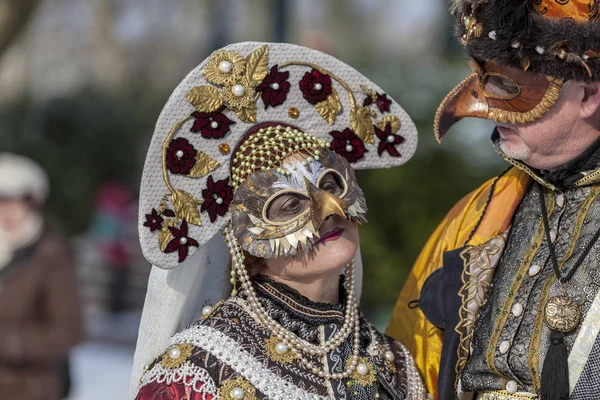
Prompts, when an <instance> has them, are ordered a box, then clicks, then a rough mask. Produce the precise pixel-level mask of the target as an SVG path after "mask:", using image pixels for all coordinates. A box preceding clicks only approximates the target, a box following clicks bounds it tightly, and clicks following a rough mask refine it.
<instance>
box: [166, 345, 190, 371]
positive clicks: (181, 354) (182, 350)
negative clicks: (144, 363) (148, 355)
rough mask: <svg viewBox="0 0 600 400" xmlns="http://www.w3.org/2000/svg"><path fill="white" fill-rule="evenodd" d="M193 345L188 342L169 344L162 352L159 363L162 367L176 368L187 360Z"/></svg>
mask: <svg viewBox="0 0 600 400" xmlns="http://www.w3.org/2000/svg"><path fill="white" fill-rule="evenodd" d="M193 349H194V346H192V345H191V344H189V343H183V344H176V345H174V346H171V347H170V348H169V349H168V350H167V351H166V352H165V354H163V356H162V359H161V361H160V363H161V364H162V366H163V367H164V368H177V367H180V366H181V365H182V364H183V363H185V362H186V361H187V359H188V358H190V356H191V355H192V350H193Z"/></svg>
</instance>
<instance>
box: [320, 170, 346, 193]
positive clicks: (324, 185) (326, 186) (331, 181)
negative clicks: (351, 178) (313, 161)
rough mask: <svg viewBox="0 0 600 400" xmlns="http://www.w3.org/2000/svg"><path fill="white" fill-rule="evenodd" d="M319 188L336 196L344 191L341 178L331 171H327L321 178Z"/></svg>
mask: <svg viewBox="0 0 600 400" xmlns="http://www.w3.org/2000/svg"><path fill="white" fill-rule="evenodd" d="M319 188H320V189H321V190H325V191H327V192H329V193H331V194H334V195H336V196H341V195H342V193H343V192H344V184H343V183H342V181H341V178H340V177H338V176H336V174H334V173H332V172H329V173H327V174H326V175H325V176H324V177H323V178H322V179H321V182H320V183H319Z"/></svg>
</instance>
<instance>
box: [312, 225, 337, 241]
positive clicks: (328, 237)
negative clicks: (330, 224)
mask: <svg viewBox="0 0 600 400" xmlns="http://www.w3.org/2000/svg"><path fill="white" fill-rule="evenodd" d="M343 233H344V228H340V227H339V226H337V227H335V228H333V229H332V230H330V231H329V232H327V233H325V234H323V235H321V237H320V238H319V240H317V242H316V243H315V244H318V243H326V242H329V241H332V240H337V239H339V238H340V237H341V236H342V234H343Z"/></svg>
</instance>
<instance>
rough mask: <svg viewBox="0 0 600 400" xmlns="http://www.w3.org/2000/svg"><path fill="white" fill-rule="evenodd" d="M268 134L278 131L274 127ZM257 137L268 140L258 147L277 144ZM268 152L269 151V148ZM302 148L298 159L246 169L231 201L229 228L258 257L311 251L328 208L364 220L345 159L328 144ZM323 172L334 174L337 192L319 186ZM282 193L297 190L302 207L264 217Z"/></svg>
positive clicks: (360, 197) (359, 196)
mask: <svg viewBox="0 0 600 400" xmlns="http://www.w3.org/2000/svg"><path fill="white" fill-rule="evenodd" d="M291 132H292V133H293V131H291ZM258 134H260V132H259V133H258ZM270 134H271V136H278V135H279V130H274V131H272V132H271V133H270ZM296 135H301V136H302V137H306V138H308V141H309V142H313V141H317V139H314V138H313V139H314V140H313V139H310V138H311V136H310V135H305V134H304V133H302V132H298V133H296ZM261 140H267V143H268V146H263V147H262V148H263V151H269V150H268V149H270V148H271V146H276V144H275V145H274V144H272V143H271V142H270V141H269V140H270V139H264V138H263V139H261ZM297 152H298V150H296V153H291V154H292V155H293V154H298V153H297ZM270 153H271V154H270V156H271V157H273V154H274V152H270ZM286 154H288V153H286ZM301 154H302V153H301ZM304 154H305V156H304V157H305V158H304V160H303V161H292V162H288V163H285V164H277V165H275V166H273V167H272V169H265V170H262V169H261V170H259V171H257V172H255V173H253V174H251V175H249V176H248V178H247V179H245V180H243V181H242V183H241V184H240V186H239V187H238V189H237V191H236V193H235V196H234V199H233V202H232V204H231V206H230V210H231V213H232V229H233V233H234V236H235V237H236V239H237V240H238V242H239V243H240V245H241V246H242V248H243V249H244V250H246V251H247V252H248V253H250V254H252V255H254V256H257V257H262V258H277V257H281V256H289V255H292V256H293V255H296V254H298V251H299V250H300V249H302V250H303V251H304V252H310V251H311V249H312V247H313V245H314V242H315V241H316V240H317V239H318V237H319V229H320V228H321V225H322V224H323V221H324V220H325V219H326V218H327V217H328V216H330V215H333V214H337V215H340V216H343V217H345V218H348V219H350V220H352V221H355V222H357V223H364V222H366V218H365V214H366V211H367V206H366V200H365V198H364V194H363V192H362V190H361V189H360V187H359V186H358V182H357V181H356V176H355V174H354V171H353V169H352V167H350V165H349V164H348V162H347V161H346V160H345V159H344V158H343V157H341V156H339V155H337V154H335V153H334V152H332V151H331V150H329V149H328V148H327V147H321V148H320V149H316V150H314V151H311V152H308V153H304ZM325 177H328V178H330V179H334V180H335V181H336V182H337V183H338V185H339V189H340V192H341V193H330V192H329V191H327V190H323V185H322V181H323V179H324V178H325ZM286 194H288V195H294V196H297V198H298V199H299V200H298V201H299V202H302V203H303V204H305V205H304V208H303V209H302V210H301V211H300V212H298V213H295V214H292V215H290V216H289V218H288V219H287V220H278V221H274V220H273V219H271V218H269V210H270V207H271V205H272V204H273V203H274V202H275V201H276V199H277V198H279V197H280V196H285V195H286Z"/></svg>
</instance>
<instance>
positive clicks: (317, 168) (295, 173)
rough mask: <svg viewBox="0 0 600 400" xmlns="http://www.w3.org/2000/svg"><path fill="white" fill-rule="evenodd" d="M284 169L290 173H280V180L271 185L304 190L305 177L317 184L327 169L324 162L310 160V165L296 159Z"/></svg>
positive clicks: (276, 187)
mask: <svg viewBox="0 0 600 400" xmlns="http://www.w3.org/2000/svg"><path fill="white" fill-rule="evenodd" d="M284 169H285V170H286V171H288V172H289V173H290V175H287V174H279V173H278V174H277V175H279V180H278V181H277V182H275V183H273V185H272V186H271V187H272V188H273V189H295V190H304V189H305V187H304V178H306V179H308V180H309V181H310V182H312V183H313V184H316V183H317V180H318V179H319V177H320V176H321V174H322V173H323V172H324V171H325V167H324V166H323V164H321V163H320V162H319V161H315V160H313V161H310V162H309V163H308V165H303V164H302V163H301V162H299V161H296V162H294V163H291V164H288V165H286V166H285V167H284Z"/></svg>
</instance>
